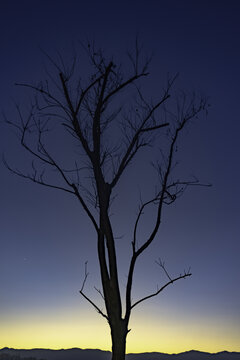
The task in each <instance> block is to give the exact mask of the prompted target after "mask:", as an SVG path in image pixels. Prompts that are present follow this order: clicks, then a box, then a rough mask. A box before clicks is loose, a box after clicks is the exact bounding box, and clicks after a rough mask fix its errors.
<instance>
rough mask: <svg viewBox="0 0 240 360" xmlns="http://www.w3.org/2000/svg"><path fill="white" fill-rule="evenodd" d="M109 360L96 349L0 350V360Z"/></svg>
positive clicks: (207, 356)
mask: <svg viewBox="0 0 240 360" xmlns="http://www.w3.org/2000/svg"><path fill="white" fill-rule="evenodd" d="M42 359H44V360H110V359H111V352H110V351H102V350H97V349H85V350H83V349H79V348H73V349H66V350H65V349H61V350H50V349H11V348H7V347H5V348H3V349H0V360H42ZM126 360H240V352H228V351H222V352H218V353H214V354H213V353H208V352H201V351H195V350H191V351H186V352H183V353H179V354H163V353H159V352H151V353H141V354H127V355H126Z"/></svg>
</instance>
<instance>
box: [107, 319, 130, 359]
mask: <svg viewBox="0 0 240 360" xmlns="http://www.w3.org/2000/svg"><path fill="white" fill-rule="evenodd" d="M127 333H128V331H127V326H126V323H125V321H124V320H122V319H121V320H120V321H118V322H117V323H115V324H112V325H111V337H112V360H125V354H126V337H127Z"/></svg>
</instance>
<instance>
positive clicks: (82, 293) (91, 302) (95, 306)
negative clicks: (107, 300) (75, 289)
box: [79, 261, 109, 321]
mask: <svg viewBox="0 0 240 360" xmlns="http://www.w3.org/2000/svg"><path fill="white" fill-rule="evenodd" d="M88 275H89V273H88V271H87V261H86V262H85V276H84V279H83V283H82V287H81V289H80V290H79V293H80V294H81V295H82V296H83V297H84V298H85V299H86V300H87V301H88V302H89V303H90V304H91V305H92V306H93V307H94V308H95V310H97V312H98V313H99V314H100V315H102V316H103V317H104V318H105V319H106V320H107V321H109V319H108V316H107V315H106V314H104V313H103V312H102V310H101V309H100V308H99V307H98V306H97V305H96V304H95V303H94V302H93V301H92V300H91V299H90V298H89V297H88V296H87V295H85V294H84V292H83V290H84V286H85V284H86V281H87V277H88Z"/></svg>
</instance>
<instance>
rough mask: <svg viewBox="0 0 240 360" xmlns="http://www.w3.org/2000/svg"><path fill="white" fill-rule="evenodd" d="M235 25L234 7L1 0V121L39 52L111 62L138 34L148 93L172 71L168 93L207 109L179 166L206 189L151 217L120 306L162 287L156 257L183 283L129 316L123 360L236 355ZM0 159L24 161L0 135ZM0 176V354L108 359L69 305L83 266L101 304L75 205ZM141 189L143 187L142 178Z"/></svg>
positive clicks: (239, 32)
mask: <svg viewBox="0 0 240 360" xmlns="http://www.w3.org/2000/svg"><path fill="white" fill-rule="evenodd" d="M239 19H240V3H239V1H231V0H230V1H229V0H228V1H221V0H218V1H214V0H212V1H209V0H208V1H204V0H201V1H198V0H196V1H193V0H192V1H184V0H183V1H181V0H179V1H177V0H175V1H174V0H173V1H162V0H158V1H157V0H156V1H153V0H148V1H140V0H138V1H135V0H132V1H125V0H122V1H93V0H88V1H86V2H83V1H80V0H79V1H73V0H68V1H55V0H50V1H45V0H42V1H24V0H21V1H11V0H10V1H1V5H0V38H1V55H0V69H1V81H0V89H1V90H0V93H1V97H0V106H1V109H2V110H4V112H5V113H7V114H8V116H10V117H13V116H15V115H14V114H15V112H14V103H13V99H15V100H16V101H17V102H19V103H21V104H22V105H23V107H24V105H26V104H27V101H28V97H26V94H24V96H23V94H22V93H21V90H20V89H19V88H18V89H17V88H16V87H14V82H31V81H33V82H34V81H38V80H41V79H42V77H43V66H42V65H43V55H42V53H41V51H40V48H43V49H44V50H45V51H47V52H49V53H50V55H54V54H55V52H56V51H58V50H59V51H61V52H62V53H63V54H66V52H67V51H70V49H71V47H72V45H75V46H76V44H78V41H83V40H85V39H86V38H87V37H88V38H91V39H95V40H96V42H97V43H98V44H100V45H101V46H102V47H103V48H105V49H106V50H107V52H108V53H113V54H122V53H124V51H125V50H126V49H129V48H130V47H131V44H133V42H134V37H135V35H136V34H139V37H140V39H141V40H142V42H143V44H144V46H145V49H146V51H149V52H151V51H153V53H154V57H153V61H152V64H151V67H150V71H151V74H152V75H153V76H152V77H151V80H150V83H149V85H148V86H149V89H152V91H153V93H154V92H156V91H157V89H159V88H160V89H161V88H162V86H163V85H162V79H163V78H164V76H165V74H166V73H167V72H169V73H170V74H174V73H176V72H180V80H179V87H181V88H184V89H187V90H188V91H192V90H197V91H199V92H202V93H203V94H206V95H208V96H209V97H210V103H211V105H212V106H211V109H210V112H209V115H208V117H207V119H203V120H201V121H199V122H196V123H195V124H194V125H193V126H191V128H190V129H189V131H187V132H186V134H185V135H184V136H183V138H182V142H181V145H180V146H181V151H180V154H181V155H182V156H183V160H182V162H181V164H180V165H181V166H182V169H184V171H185V174H186V175H188V174H189V175H191V174H195V175H196V176H198V177H199V178H200V179H201V180H202V181H203V182H210V183H212V184H213V187H212V188H198V189H192V190H190V191H188V192H187V193H186V194H185V196H184V197H182V198H181V199H179V201H178V202H177V203H176V204H175V205H174V206H172V207H168V208H167V209H165V210H166V211H165V212H164V216H163V226H162V228H161V230H160V233H159V236H158V241H156V242H155V243H154V244H153V246H152V248H151V249H150V250H149V251H148V252H147V253H146V255H145V256H144V257H143V258H142V259H141V260H140V261H139V264H138V266H137V271H136V276H135V283H134V293H133V297H134V299H138V298H139V297H141V296H144V295H146V294H148V293H149V292H152V291H154V290H155V289H156V286H157V285H161V284H162V283H163V282H164V280H165V279H164V274H162V273H161V272H160V269H159V268H158V267H157V266H156V265H155V260H157V259H158V257H161V258H162V259H164V260H165V263H166V264H167V268H168V270H169V272H170V273H171V274H173V275H178V274H179V273H180V272H182V271H183V269H184V268H188V266H191V269H192V273H193V276H192V277H191V278H188V279H186V280H184V281H179V282H178V283H176V284H175V285H174V286H172V287H168V288H167V289H166V291H165V292H164V293H162V294H161V295H160V296H159V297H157V298H154V299H152V300H151V301H149V302H148V303H147V302H146V303H144V304H142V305H141V306H139V307H138V308H137V309H136V311H135V312H133V316H132V321H131V324H130V328H131V329H132V331H131V332H130V333H129V335H128V342H127V343H128V344H127V351H128V352H143V351H160V352H169V353H172V352H180V351H185V350H190V349H196V350H204V351H210V352H216V351H222V350H229V351H240V341H239V339H240V287H239V280H240V261H239V258H240V241H239V238H240V236H239V233H240V232H239V219H240V217H239V215H240V201H239V178H240V171H239V153H240V152H239V148H240V145H239V144H240V142H239V133H240V119H239V84H240V67H239V64H240V43H239V39H240V22H239ZM83 71H84V69H83ZM0 150H1V152H3V151H4V152H5V153H6V154H7V156H8V157H9V158H10V159H12V161H13V162H14V163H15V164H16V166H17V165H18V164H22V163H23V161H24V152H21V151H20V150H19V147H18V146H16V140H15V138H14V136H13V134H12V132H10V131H9V130H8V129H7V128H6V127H5V126H4V125H2V124H1V128H0ZM0 171H1V177H0V182H1V186H0V199H1V201H0V212H1V217H0V224H1V226H0V244H1V247H0V248H1V251H0V348H1V347H4V346H8V347H16V348H32V347H48V348H69V347H81V348H100V349H110V345H111V344H110V336H109V330H108V326H107V324H106V323H105V321H104V319H102V318H101V317H99V315H98V314H97V313H96V312H95V311H94V310H93V309H92V308H91V307H90V306H89V304H87V303H86V302H85V301H84V299H82V298H81V296H80V295H79V293H78V290H79V289H80V287H81V284H82V280H83V277H84V262H85V261H86V260H88V264H89V271H90V276H89V280H88V282H87V285H86V291H87V293H88V294H89V296H92V297H93V298H94V299H95V300H96V301H98V302H99V304H101V298H99V295H98V294H97V292H96V291H95V290H94V286H96V287H99V286H100V282H99V275H98V265H97V257H96V242H95V238H94V232H93V229H91V226H90V223H89V221H88V220H87V219H86V217H85V216H84V214H83V212H82V210H81V209H80V207H79V204H78V203H77V202H76V201H75V200H74V199H72V198H70V197H68V196H67V194H64V193H61V192H57V191H54V190H49V189H47V188H42V187H40V186H37V185H34V184H32V183H29V182H25V181H24V180H23V179H20V178H17V177H14V176H13V175H12V174H10V173H9V172H8V171H7V170H6V169H5V168H4V166H3V165H0ZM129 177H130V181H129V184H128V182H127V179H125V180H124V181H123V183H122V184H121V186H120V187H119V189H118V193H119V213H116V215H115V218H114V223H115V224H116V233H117V235H119V236H120V235H123V237H122V238H121V239H119V240H117V241H118V243H117V248H118V251H119V267H120V284H121V286H122V289H123V290H124V287H125V281H126V272H127V271H126V266H127V261H128V260H129V258H128V256H126V254H128V250H129V249H130V234H131V233H130V231H131V223H132V222H131V220H133V219H134V216H135V210H136V207H135V206H136V205H137V203H135V201H133V200H134V197H133V195H132V192H129V190H128V185H133V184H134V181H135V180H136V178H134V172H132V173H131V172H130V173H129ZM142 179H143V181H146V185H145V186H147V184H148V181H149V178H147V177H146V178H145V177H144V178H142ZM150 180H151V179H150ZM130 191H131V190H130ZM126 209H127V210H128V211H126ZM145 225H146V227H147V226H148V225H149V223H148V222H147V221H146V224H145Z"/></svg>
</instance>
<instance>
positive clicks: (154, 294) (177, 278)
mask: <svg viewBox="0 0 240 360" xmlns="http://www.w3.org/2000/svg"><path fill="white" fill-rule="evenodd" d="M191 275H192V274H191V273H188V272H187V273H184V274H183V275H179V276H177V277H176V278H173V279H171V278H170V280H169V281H168V282H167V283H166V284H165V285H163V286H162V287H161V288H160V289H158V290H157V291H156V292H154V293H152V294H150V295H148V296H145V297H143V298H142V299H140V300H138V301H136V302H135V303H134V304H133V305H131V309H133V308H134V307H135V306H137V305H139V304H140V303H142V302H143V301H146V300H148V299H151V298H152V297H154V296H157V295H158V294H160V292H162V291H163V290H164V289H165V288H166V287H167V286H169V285H170V284H173V283H175V282H176V281H178V280H180V279H185V278H186V277H188V276H191Z"/></svg>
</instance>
